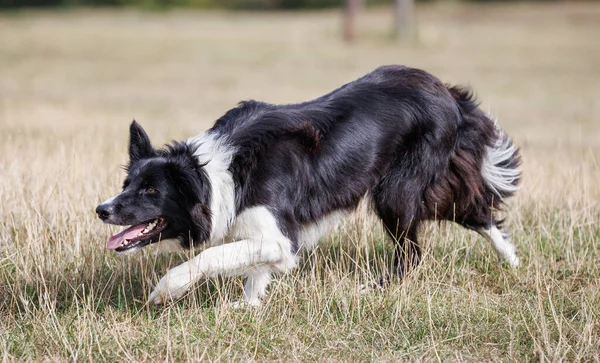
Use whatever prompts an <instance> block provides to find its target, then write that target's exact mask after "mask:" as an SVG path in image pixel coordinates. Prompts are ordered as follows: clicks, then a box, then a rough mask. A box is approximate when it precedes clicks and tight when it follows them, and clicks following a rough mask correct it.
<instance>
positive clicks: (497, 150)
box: [481, 121, 521, 197]
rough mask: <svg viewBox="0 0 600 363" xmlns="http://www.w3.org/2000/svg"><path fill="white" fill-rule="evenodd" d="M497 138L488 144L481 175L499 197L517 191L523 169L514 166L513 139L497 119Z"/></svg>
mask: <svg viewBox="0 0 600 363" xmlns="http://www.w3.org/2000/svg"><path fill="white" fill-rule="evenodd" d="M494 126H495V128H496V140H495V141H494V143H493V145H492V146H486V149H485V156H484V158H483V164H482V167H481V175H482V177H483V180H484V181H485V183H486V185H487V186H488V187H489V188H490V190H491V191H492V192H493V193H494V194H496V195H497V196H499V197H502V196H505V195H507V194H511V193H514V192H516V191H517V190H518V189H519V187H518V185H516V184H517V183H516V182H517V181H518V180H519V179H520V178H521V170H519V169H517V168H515V167H514V163H513V162H511V159H513V158H515V157H517V155H515V152H516V149H515V146H514V145H513V142H512V140H511V139H510V137H508V136H507V135H506V134H505V133H504V131H502V130H501V129H500V128H499V127H498V124H497V122H496V121H494Z"/></svg>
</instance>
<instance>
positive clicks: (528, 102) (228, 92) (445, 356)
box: [0, 4, 600, 361]
mask: <svg viewBox="0 0 600 363" xmlns="http://www.w3.org/2000/svg"><path fill="white" fill-rule="evenodd" d="M337 16H338V14H337V13H333V12H332V13H317V14H312V13H302V14H292V13H288V14H266V15H265V14H258V13H251V14H235V15H233V14H222V13H192V12H170V13H166V14H163V13H160V14H154V13H139V12H130V11H126V12H109V11H93V12H91V11H76V12H74V11H68V12H60V13H37V12H32V13H29V12H25V13H16V14H0V175H1V179H0V357H1V358H2V359H3V360H13V359H18V360H60V361H64V360H92V359H94V360H96V359H97V360H196V359H199V358H204V359H207V360H230V359H234V360H330V361H337V360H343V361H351V360H364V361H370V360H384V361H392V360H399V359H402V360H420V359H425V360H437V359H440V360H473V361H484V360H518V361H522V360H543V361H560V360H570V361H573V360H574V361H590V360H596V361H598V360H600V348H599V347H600V321H599V318H600V316H599V314H600V313H599V311H600V292H599V289H598V284H599V282H600V270H599V265H600V246H599V243H600V226H599V219H600V184H599V183H598V179H599V178H600V167H599V164H600V83H599V82H600V81H599V80H600V42H598V39H599V38H600V26H599V24H600V6H598V5H594V4H562V5H559V4H556V5H550V6H542V5H522V6H517V5H511V6H509V7H505V6H477V7H475V6H471V7H466V6H457V5H452V6H448V5H446V6H444V5H436V6H425V7H421V8H419V21H420V30H419V41H418V42H416V43H414V44H409V45H406V44H405V45H398V44H395V43H394V42H392V41H390V39H389V37H388V34H387V26H388V25H389V24H390V22H391V13H390V12H389V11H386V10H385V9H382V10H377V11H372V12H370V13H369V14H367V15H366V16H365V17H364V18H362V19H361V27H362V28H361V39H360V41H359V43H357V44H356V45H353V46H347V45H344V44H342V43H340V42H339V40H338V34H337V32H338V28H339V19H338V17H337ZM385 63H403V64H408V65H413V66H417V67H420V68H424V69H426V70H429V71H431V72H432V73H434V74H436V75H438V76H440V77H441V78H442V79H444V80H445V81H449V82H454V83H470V84H472V85H473V86H475V88H476V90H477V91H478V93H479V95H480V96H481V98H482V100H483V101H484V103H483V106H484V107H486V108H487V107H489V106H491V105H493V109H494V110H495V111H496V113H497V114H498V116H499V117H500V120H501V124H502V125H503V127H504V128H505V129H506V130H508V131H509V133H510V134H512V135H514V137H515V139H516V141H517V143H518V144H519V145H521V146H522V151H523V156H524V167H523V168H524V184H523V188H522V191H521V192H520V194H519V195H518V197H517V198H515V199H514V200H513V201H512V202H511V204H510V210H511V213H510V214H509V215H508V217H509V226H510V228H511V229H512V230H513V232H514V240H515V241H516V243H517V246H518V249H519V251H520V255H521V257H522V261H523V266H522V267H521V268H519V269H517V270H515V271H511V270H509V269H508V268H506V267H505V266H500V265H498V264H497V262H496V259H495V256H494V254H493V252H492V250H491V248H490V247H489V246H487V245H486V243H485V242H484V241H483V240H482V239H481V238H480V237H477V236H476V235H474V234H471V233H468V232H465V231H463V230H461V229H460V228H458V227H455V226H453V225H442V226H441V227H438V226H436V225H432V226H430V227H428V228H427V229H426V230H425V231H424V238H423V240H424V241H425V245H426V247H425V250H426V257H425V259H424V262H423V264H422V265H421V266H420V267H419V268H418V269H417V270H416V271H415V273H414V274H412V276H411V277H410V278H409V279H408V280H407V281H405V282H404V283H403V284H394V285H392V286H391V287H389V288H388V289H387V290H385V291H382V292H372V293H369V294H366V295H360V294H359V293H358V292H357V288H356V287H357V285H359V284H360V283H363V282H365V281H368V280H369V279H371V278H373V276H376V275H377V274H378V273H379V271H381V269H382V268H385V265H386V263H387V259H386V256H387V254H386V253H385V252H386V251H385V244H384V243H383V241H382V233H381V228H380V227H377V226H374V225H373V224H372V223H371V222H370V221H369V220H367V219H366V218H365V217H362V216H354V217H353V218H352V219H351V220H349V221H348V222H347V223H346V224H344V225H343V226H342V227H341V228H339V230H338V231H337V232H336V233H335V234H334V235H333V236H332V237H331V238H330V240H329V243H325V244H324V245H322V247H321V248H319V249H318V250H316V251H315V252H313V253H312V254H310V255H309V256H307V258H306V259H305V260H304V263H303V265H302V267H301V268H299V269H298V270H297V271H296V272H294V273H293V274H291V275H289V276H285V277H281V278H279V279H277V280H276V282H275V283H274V284H273V285H272V288H271V289H270V295H269V299H268V301H267V303H266V305H265V306H264V307H263V308H260V309H257V310H252V311H238V310H231V309H230V308H228V307H227V301H230V300H234V299H236V298H238V297H239V295H240V293H241V291H240V284H241V282H240V281H239V280H236V279H233V280H223V281H221V280H219V281H214V282H210V283H205V284H202V285H201V286H199V287H198V289H196V291H195V292H194V293H192V294H190V295H189V296H188V297H186V298H185V299H184V300H183V301H181V302H179V303H177V304H175V305H173V306H170V307H168V308H165V309H154V308H152V309H149V308H147V307H145V306H144V304H143V301H144V300H145V298H146V296H147V294H148V293H149V292H150V290H151V288H152V285H153V284H154V283H155V282H156V281H157V278H158V277H160V276H161V275H162V274H163V273H164V272H165V271H166V270H167V268H168V266H173V265H175V264H176V263H178V262H179V261H181V260H182V259H183V258H184V256H177V255H174V256H159V255H156V254H155V253H154V252H153V251H152V249H150V248H149V249H148V250H147V251H146V252H145V253H143V254H140V255H137V256H134V257H119V256H115V255H114V254H112V253H109V252H107V251H106V250H105V241H106V237H107V236H108V234H109V231H108V229H109V228H108V227H106V226H104V225H102V224H101V223H100V222H99V221H97V220H96V219H95V216H94V213H93V209H94V206H95V205H96V204H97V203H98V202H99V201H101V200H103V199H105V198H106V197H108V196H110V195H112V194H114V193H116V192H117V191H118V189H119V184H120V182H121V178H122V171H121V170H120V168H119V165H120V164H123V163H124V162H125V161H126V160H125V159H126V153H125V152H126V147H125V146H126V136H127V133H126V130H127V126H128V123H129V122H130V120H131V119H132V117H136V118H137V119H138V120H139V121H140V122H141V123H142V124H143V125H144V126H145V127H146V128H147V129H148V131H149V132H150V134H151V135H152V137H153V138H154V140H155V141H156V142H157V143H159V142H167V141H169V140H170V139H178V138H183V137H187V136H190V135H193V134H194V133H196V132H198V131H200V130H201V129H204V128H206V127H208V126H209V125H210V123H211V122H212V121H213V120H214V119H216V118H217V117H218V116H219V115H220V114H222V113H223V112H224V111H226V110H227V109H229V108H230V107H232V106H233V105H235V103H236V102H237V101H239V100H241V99H246V98H256V99H262V100H267V101H272V102H296V101H300V100H305V99H310V98H313V97H315V96H317V95H320V94H323V93H324V92H327V91H329V90H330V89H332V88H334V87H336V86H338V85H340V84H342V83H343V82H346V81H349V80H351V79H353V78H355V77H357V76H359V75H361V74H363V73H366V72H367V71H369V70H371V69H373V68H375V67H376V66H377V65H380V64H385Z"/></svg>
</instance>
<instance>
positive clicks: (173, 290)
mask: <svg viewBox="0 0 600 363" xmlns="http://www.w3.org/2000/svg"><path fill="white" fill-rule="evenodd" d="M190 284H191V279H190V278H189V274H187V276H186V274H177V273H176V272H175V271H169V272H168V273H167V274H166V275H165V276H163V277H162V278H161V279H160V281H159V282H158V284H157V285H156V287H155V288H154V291H152V293H151V294H150V296H149V297H148V304H155V305H161V304H165V303H167V302H169V301H172V300H177V299H179V298H180V297H182V296H183V295H184V294H185V293H186V291H187V290H188V287H189V285H190Z"/></svg>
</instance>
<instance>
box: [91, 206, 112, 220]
mask: <svg viewBox="0 0 600 363" xmlns="http://www.w3.org/2000/svg"><path fill="white" fill-rule="evenodd" d="M114 209H115V208H114V206H113V205H111V204H100V205H99V206H97V207H96V214H97V215H98V218H100V219H102V220H103V221H105V220H107V219H108V217H110V215H111V214H112V213H113V212H114Z"/></svg>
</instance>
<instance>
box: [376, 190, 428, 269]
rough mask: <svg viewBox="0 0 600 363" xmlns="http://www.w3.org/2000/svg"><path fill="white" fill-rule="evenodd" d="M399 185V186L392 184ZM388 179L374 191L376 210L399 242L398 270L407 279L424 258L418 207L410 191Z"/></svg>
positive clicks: (395, 258)
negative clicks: (418, 233)
mask: <svg viewBox="0 0 600 363" xmlns="http://www.w3.org/2000/svg"><path fill="white" fill-rule="evenodd" d="M390 184H391V185H393V186H394V187H395V189H394V188H393V187H392V188H390V186H391V185H390ZM394 184H395V183H392V182H391V181H390V180H389V179H385V180H383V181H382V182H380V183H379V185H377V187H376V188H374V190H373V202H374V206H375V211H376V213H377V215H378V216H379V218H381V221H382V222H383V224H384V227H385V228H386V230H387V233H388V235H389V236H390V237H391V239H392V240H393V241H394V242H395V244H396V247H395V254H394V273H395V274H396V275H397V276H398V277H400V278H403V277H404V275H405V274H406V273H407V272H408V271H410V270H411V269H412V268H414V267H416V266H417V265H418V264H419V262H420V261H421V247H419V243H418V241H417V229H418V226H419V223H420V219H419V216H418V209H417V207H418V206H417V205H415V203H411V200H410V199H411V198H409V195H410V193H409V191H406V192H407V193H403V192H402V191H400V192H399V191H398V185H394Z"/></svg>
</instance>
